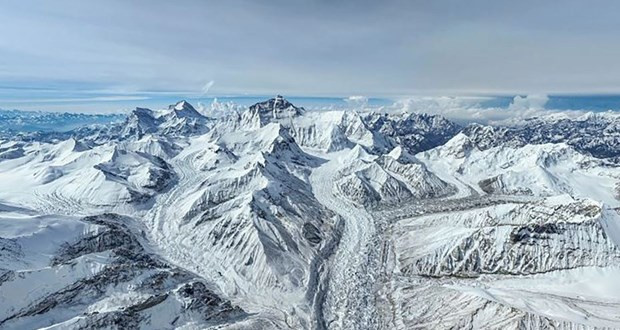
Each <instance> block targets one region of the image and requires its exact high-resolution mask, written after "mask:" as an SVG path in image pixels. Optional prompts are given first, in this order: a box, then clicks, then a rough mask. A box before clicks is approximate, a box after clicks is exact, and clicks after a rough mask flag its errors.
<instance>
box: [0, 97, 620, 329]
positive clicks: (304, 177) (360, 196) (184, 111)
mask: <svg viewBox="0 0 620 330" xmlns="http://www.w3.org/2000/svg"><path fill="white" fill-rule="evenodd" d="M229 108H230V109H232V110H231V112H230V113H227V114H222V115H221V116H220V117H219V118H217V119H214V118H210V117H206V116H204V115H203V114H201V112H199V111H197V110H196V109H195V108H194V107H193V106H191V105H190V104H189V103H188V102H186V101H181V102H178V103H176V104H173V105H171V106H170V107H168V108H167V109H163V110H150V109H144V108H137V109H135V110H134V111H133V112H132V113H131V114H129V115H128V116H127V118H126V120H125V121H124V122H123V123H112V124H109V125H106V126H99V127H86V128H81V129H77V130H74V131H71V132H67V133H62V134H61V133H40V134H39V133H29V134H27V135H23V136H19V137H17V136H16V137H14V138H6V137H5V136H4V135H3V136H2V140H0V328H41V327H49V328H61V329H64V328H71V329H74V328H75V329H79V328H115V327H131V328H143V329H151V328H187V329H193V328H212V329H239V328H251V329H271V328H275V329H284V328H295V329H297V328H299V329H359V328H381V329H410V328H433V329H448V328H449V329H454V328H468V329H478V328H502V329H549V328H556V329H557V328H560V329H585V328H605V327H608V328H620V300H619V299H618V297H617V294H614V293H615V292H617V290H618V285H617V283H616V282H617V281H615V279H616V278H617V276H618V275H619V274H620V247H619V245H618V244H620V215H619V211H618V208H620V199H619V196H620V188H619V187H620V166H618V162H617V159H616V157H617V155H616V153H615V152H614V151H613V150H614V148H615V147H616V142H617V141H616V140H614V136H616V131H617V127H620V125H619V124H618V118H617V117H613V116H588V117H584V118H578V119H565V118H537V119H532V120H528V121H524V122H522V123H518V124H515V125H513V126H501V127H498V126H482V125H470V126H467V127H464V128H462V127H460V126H459V125H457V124H454V123H452V122H450V121H448V120H447V119H445V118H442V117H440V116H433V115H426V114H416V113H406V114H386V113H378V112H363V111H354V110H330V111H308V110H306V109H304V108H302V107H297V106H295V105H293V104H292V103H290V102H289V101H287V100H286V99H285V98H283V97H282V96H276V97H275V98H272V99H270V100H267V101H265V102H260V103H257V104H255V105H253V106H251V107H249V108H247V109H244V110H239V111H237V110H238V108H235V107H229ZM601 131H603V132H605V134H603V135H600V134H599V135H600V136H599V135H597V132H601Z"/></svg>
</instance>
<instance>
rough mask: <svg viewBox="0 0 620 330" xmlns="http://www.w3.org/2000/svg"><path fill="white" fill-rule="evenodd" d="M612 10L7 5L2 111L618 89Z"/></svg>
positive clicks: (567, 5)
mask: <svg viewBox="0 0 620 330" xmlns="http://www.w3.org/2000/svg"><path fill="white" fill-rule="evenodd" d="M618 12H620V2H617V1H611V0H605V1H599V0H593V1H572V0H566V1H562V2H561V3H560V2H556V1H530V0H524V1H490V0H489V1H477V0H472V1H457V0H453V1H446V0H443V1H442V0H439V1H416V0H410V1H396V0H386V1H367V0H358V1H343V0H339V1H326V0H321V1H311V0H304V1H301V0H288V1H284V0H281V1H280V0H278V1H276V0H266V1H241V0H229V1H197V0H196V1H189V0H187V1H162V0H150V1H145V0H142V1H141V0H138V1H120V0H107V1H97V0H94V1H69V0H56V1H31V0H19V1H16V0H7V1H2V3H0V21H1V22H2V29H0V59H1V61H0V108H24V109H44V110H80V111H87V110H90V109H92V110H93V111H94V110H106V111H112V110H114V109H121V108H127V107H134V106H136V105H142V104H155V103H157V102H164V100H165V101H166V102H168V99H170V98H194V99H200V98H201V97H212V96H218V95H219V96H221V95H248V94H249V95H272V94H275V93H282V94H285V95H297V96H304V95H305V96H310V95H322V96H348V95H369V96H379V97H393V98H398V97H401V96H406V95H464V94H515V93H524V94H528V93H620V65H617V63H618V58H620V43H618V36H619V35H620V20H618V19H617V17H616V16H617V13H618ZM157 104H158V103H157Z"/></svg>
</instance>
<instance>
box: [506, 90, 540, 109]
mask: <svg viewBox="0 0 620 330" xmlns="http://www.w3.org/2000/svg"><path fill="white" fill-rule="evenodd" d="M548 101H549V97H548V96H547V95H539V94H532V95H526V96H520V95H517V96H515V97H514V99H513V100H512V103H511V104H510V106H508V110H512V111H523V110H540V109H544V108H545V104H547V102H548Z"/></svg>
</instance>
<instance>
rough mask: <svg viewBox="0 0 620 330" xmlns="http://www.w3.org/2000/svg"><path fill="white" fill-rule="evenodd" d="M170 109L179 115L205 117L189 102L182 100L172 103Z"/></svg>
mask: <svg viewBox="0 0 620 330" xmlns="http://www.w3.org/2000/svg"><path fill="white" fill-rule="evenodd" d="M168 109H169V110H172V111H173V113H174V114H175V115H177V116H178V117H204V116H203V115H201V114H200V112H198V111H197V110H196V109H195V108H194V107H193V106H192V105H191V104H189V102H187V101H185V100H181V101H179V102H177V103H176V104H175V105H170V106H169V107H168Z"/></svg>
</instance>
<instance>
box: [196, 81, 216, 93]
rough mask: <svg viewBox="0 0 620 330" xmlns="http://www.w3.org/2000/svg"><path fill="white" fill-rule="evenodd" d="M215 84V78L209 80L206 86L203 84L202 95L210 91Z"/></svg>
mask: <svg viewBox="0 0 620 330" xmlns="http://www.w3.org/2000/svg"><path fill="white" fill-rule="evenodd" d="M213 84H215V81H214V80H211V81H209V82H208V83H206V84H205V85H204V86H202V94H201V95H200V96H205V95H207V93H208V92H209V90H210V89H211V87H213Z"/></svg>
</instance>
